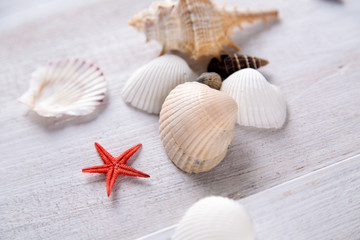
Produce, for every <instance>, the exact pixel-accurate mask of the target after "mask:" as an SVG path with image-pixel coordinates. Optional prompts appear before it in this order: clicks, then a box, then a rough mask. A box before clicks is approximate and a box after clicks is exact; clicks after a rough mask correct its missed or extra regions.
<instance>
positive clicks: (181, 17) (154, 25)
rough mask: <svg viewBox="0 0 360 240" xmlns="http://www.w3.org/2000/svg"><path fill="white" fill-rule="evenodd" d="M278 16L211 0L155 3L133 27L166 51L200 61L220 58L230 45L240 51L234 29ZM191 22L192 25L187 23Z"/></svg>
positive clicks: (141, 13) (140, 15) (272, 12)
mask: <svg viewBox="0 0 360 240" xmlns="http://www.w3.org/2000/svg"><path fill="white" fill-rule="evenodd" d="M204 12H206V13H207V14H203V13H204ZM276 17H277V11H254V10H226V9H225V8H221V7H218V6H216V4H214V3H212V2H211V1H209V0H187V1H183V0H180V1H178V2H173V1H171V2H156V3H153V4H152V5H151V6H150V8H149V9H146V10H142V11H141V12H139V13H138V14H136V15H135V16H134V17H133V18H132V19H131V20H130V21H129V24H130V25H132V26H134V27H135V28H137V29H138V30H139V31H141V32H144V33H145V35H146V36H147V38H148V39H150V40H157V41H158V42H160V43H161V44H162V45H163V52H167V51H169V50H179V51H181V52H187V53H189V54H190V55H191V56H192V57H193V58H194V59H198V58H200V57H201V56H203V55H212V56H216V57H217V56H218V55H220V53H221V52H222V51H224V47H226V46H230V47H233V48H235V49H239V47H238V46H237V45H236V44H234V43H233V42H232V41H231V38H230V34H231V32H232V29H234V28H235V27H240V28H241V27H242V25H243V24H244V23H252V22H254V21H257V20H263V21H264V22H266V21H267V19H269V18H276ZM188 22H191V24H183V23H188ZM194 36H198V37H194ZM205 36H206V37H205Z"/></svg>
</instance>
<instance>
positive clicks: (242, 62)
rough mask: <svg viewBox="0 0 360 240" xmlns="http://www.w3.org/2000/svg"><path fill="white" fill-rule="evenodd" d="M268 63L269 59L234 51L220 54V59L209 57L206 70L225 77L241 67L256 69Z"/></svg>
mask: <svg viewBox="0 0 360 240" xmlns="http://www.w3.org/2000/svg"><path fill="white" fill-rule="evenodd" d="M268 63H269V61H268V60H266V59H262V58H258V57H252V56H248V55H244V54H238V53H234V54H229V55H221V60H219V59H217V58H213V59H211V61H210V63H209V65H208V72H216V73H218V74H220V76H221V77H222V78H223V79H225V78H227V77H228V76H230V75H231V74H233V73H234V72H236V71H238V70H241V69H243V68H254V69H258V68H260V67H262V66H265V65H267V64H268Z"/></svg>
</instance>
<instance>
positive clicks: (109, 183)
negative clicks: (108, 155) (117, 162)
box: [106, 167, 118, 197]
mask: <svg viewBox="0 0 360 240" xmlns="http://www.w3.org/2000/svg"><path fill="white" fill-rule="evenodd" d="M117 177H118V175H116V174H115V171H114V168H113V167H111V168H110V169H109V171H108V172H107V174H106V192H107V195H108V197H109V196H110V193H111V190H112V188H113V186H114V183H115V180H116V178H117Z"/></svg>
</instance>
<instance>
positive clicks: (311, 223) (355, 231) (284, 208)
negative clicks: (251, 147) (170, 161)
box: [139, 155, 360, 240]
mask: <svg viewBox="0 0 360 240" xmlns="http://www.w3.org/2000/svg"><path fill="white" fill-rule="evenodd" d="M359 161H360V155H357V156H355V157H352V158H349V159H346V160H343V161H340V162H338V163H336V164H333V165H331V166H328V167H325V168H322V169H320V170H317V171H314V172H311V173H309V174H306V175H304V176H301V177H299V178H296V179H293V180H291V181H288V182H286V183H283V184H280V185H278V186H276V187H273V188H269V189H267V190H265V191H262V192H259V193H256V194H253V195H251V196H249V197H246V198H243V199H241V200H239V203H240V204H242V205H244V206H245V208H246V209H247V211H248V213H249V215H250V216H251V218H252V219H253V223H254V226H255V231H256V235H257V236H256V238H257V239H274V240H278V239H359V236H360V220H359V217H360V206H359V203H360V178H359V171H360V164H359ZM354 163H357V164H354ZM354 166H355V167H354ZM329 226H332V227H331V228H330V227H329ZM175 228H176V225H175V226H171V227H169V228H166V229H163V230H161V231H159V232H156V233H153V234H150V235H148V236H145V237H144V238H141V239H139V240H168V239H170V238H171V236H172V235H173V234H174V231H175Z"/></svg>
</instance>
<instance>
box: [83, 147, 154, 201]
mask: <svg viewBox="0 0 360 240" xmlns="http://www.w3.org/2000/svg"><path fill="white" fill-rule="evenodd" d="M140 147H141V143H140V144H138V145H135V146H133V147H131V148H129V149H128V150H126V151H125V152H123V153H122V154H121V155H120V156H118V157H116V158H114V157H113V156H111V154H110V153H108V152H107V151H106V150H105V149H104V148H103V147H102V146H101V145H100V144H98V143H97V142H96V143H95V148H96V150H97V151H98V152H99V155H100V157H101V158H102V160H103V161H104V163H105V165H100V166H94V167H88V168H84V169H83V170H82V172H85V173H106V190H107V195H108V197H109V196H110V193H111V189H112V188H113V186H114V183H115V181H116V178H117V177H118V176H119V175H122V174H123V175H128V176H132V177H146V178H148V177H150V176H149V175H147V174H146V173H143V172H140V171H138V170H136V169H135V168H132V167H130V166H128V165H126V162H127V160H128V159H129V158H130V157H131V156H132V155H133V154H134V153H135V152H136V151H137V150H138V149H139V148H140Z"/></svg>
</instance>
